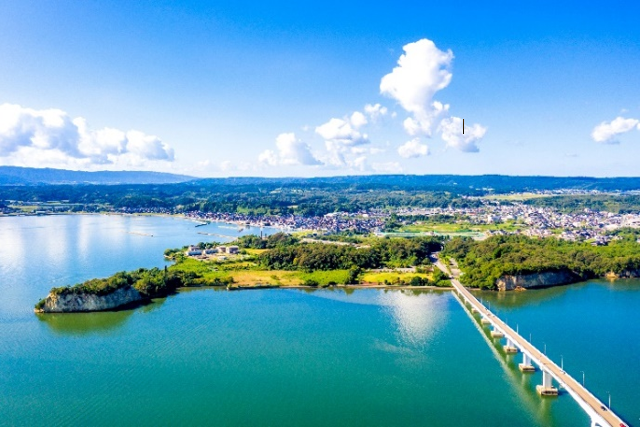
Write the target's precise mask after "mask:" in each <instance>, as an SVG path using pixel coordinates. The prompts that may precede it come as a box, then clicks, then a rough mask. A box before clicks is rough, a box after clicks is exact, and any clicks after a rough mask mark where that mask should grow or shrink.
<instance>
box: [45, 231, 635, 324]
mask: <svg viewBox="0 0 640 427" xmlns="http://www.w3.org/2000/svg"><path fill="white" fill-rule="evenodd" d="M637 234H638V231H637V230H628V229H627V230H625V229H621V230H620V231H619V233H618V234H617V236H616V239H615V240H613V241H612V242H611V243H609V244H608V245H607V246H594V245H592V244H590V243H587V242H567V241H562V240H558V239H556V238H553V237H551V238H529V237H525V236H516V235H511V236H493V237H490V238H488V239H486V240H483V241H476V240H472V239H469V238H454V239H451V240H449V241H447V242H446V243H444V239H443V238H441V237H436V236H427V237H411V238H389V237H384V238H380V237H375V236H362V235H347V234H336V235H329V236H321V237H317V238H313V239H311V238H297V237H294V236H292V235H289V234H285V233H277V234H274V235H271V236H269V237H267V238H264V239H263V238H261V237H258V236H254V235H250V236H243V237H241V238H239V239H238V240H236V241H235V242H233V243H231V244H230V245H229V246H232V247H234V250H233V251H228V250H225V249H227V248H228V247H229V246H227V245H219V244H214V243H200V244H199V245H198V246H196V247H184V248H182V249H170V250H167V251H165V257H166V258H168V259H171V260H173V261H174V264H172V265H171V266H168V267H165V268H164V269H158V268H153V269H143V268H141V269H138V270H135V271H130V272H120V273H116V274H115V275H113V276H111V277H108V278H104V279H92V280H88V281H86V282H84V283H81V284H78V285H75V286H67V287H61V288H53V289H52V290H51V292H50V293H49V295H48V296H47V297H46V298H44V299H43V300H41V301H40V302H38V304H36V306H35V310H36V312H44V313H47V312H82V311H100V310H113V309H117V308H124V307H128V306H132V305H135V304H140V303H141V302H144V301H148V300H150V299H152V298H158V297H164V296H167V295H169V294H172V293H174V292H175V291H176V290H177V289H178V288H183V287H202V286H224V287H226V288H227V289H229V290H237V289H256V288H265V287H309V288H317V287H327V286H344V285H355V286H358V285H359V286H380V287H403V286H417V287H426V286H438V287H448V286H450V283H449V281H448V278H447V277H446V275H444V274H443V273H442V272H441V271H440V270H439V269H437V268H436V269H434V268H433V266H432V264H431V261H430V259H431V257H432V255H433V254H434V253H435V252H439V251H442V252H441V255H440V257H441V258H449V259H454V260H456V261H457V263H458V265H459V267H460V270H461V281H462V282H463V283H464V284H465V285H467V286H470V287H477V288H485V289H496V290H511V289H515V288H535V287H548V286H556V285H564V284H569V283H575V282H579V281H583V280H586V279H591V278H596V277H608V278H617V277H640V244H639V243H638V241H637V240H638V235H637ZM443 245H444V249H443ZM236 247H237V249H235V248H236ZM220 249H222V250H220Z"/></svg>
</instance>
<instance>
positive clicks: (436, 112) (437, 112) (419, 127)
mask: <svg viewBox="0 0 640 427" xmlns="http://www.w3.org/2000/svg"><path fill="white" fill-rule="evenodd" d="M448 113H449V104H442V103H441V102H438V101H434V102H432V103H431V109H430V110H429V111H428V115H425V116H420V115H416V116H415V117H407V118H406V119H405V120H404V122H402V125H403V126H404V130H405V131H407V133H408V134H409V135H412V136H415V135H426V136H431V133H432V128H433V125H434V123H436V122H437V121H438V120H440V119H441V118H442V117H446V115H447V114H448Z"/></svg>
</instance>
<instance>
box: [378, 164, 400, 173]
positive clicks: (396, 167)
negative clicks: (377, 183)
mask: <svg viewBox="0 0 640 427" xmlns="http://www.w3.org/2000/svg"><path fill="white" fill-rule="evenodd" d="M371 169H373V170H374V171H376V172H384V173H400V172H402V166H400V163H398V162H382V163H373V164H372V165H371Z"/></svg>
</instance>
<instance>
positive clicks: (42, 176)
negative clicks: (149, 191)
mask: <svg viewBox="0 0 640 427" xmlns="http://www.w3.org/2000/svg"><path fill="white" fill-rule="evenodd" d="M193 179H195V178H194V177H191V176H186V175H174V174H170V173H162V172H138V171H97V172H86V171H71V170H65V169H49V168H46V169H39V168H23V167H17V166H0V185H53V184H103V185H105V184H107V185H112V184H173V183H179V182H186V181H191V180H193Z"/></svg>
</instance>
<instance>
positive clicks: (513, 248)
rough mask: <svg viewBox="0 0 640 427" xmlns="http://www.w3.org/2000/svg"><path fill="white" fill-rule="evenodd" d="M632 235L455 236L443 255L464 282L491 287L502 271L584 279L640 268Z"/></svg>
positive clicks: (639, 251) (638, 247)
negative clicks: (593, 238) (603, 241)
mask: <svg viewBox="0 0 640 427" xmlns="http://www.w3.org/2000/svg"><path fill="white" fill-rule="evenodd" d="M633 236H634V235H633V234H631V235H629V236H626V237H623V238H622V239H620V240H616V241H613V242H611V243H610V244H609V245H608V246H591V245H590V244H589V243H583V242H568V241H565V240H558V239H556V238H553V237H550V238H545V239H537V238H528V237H524V236H494V237H491V238H489V239H486V240H483V241H474V240H471V239H467V238H455V239H452V240H451V241H449V242H447V244H446V246H445V250H444V251H443V256H444V257H449V258H454V259H455V260H456V261H457V262H458V264H459V266H460V269H461V270H462V272H463V273H464V276H463V278H462V280H463V282H464V283H465V285H468V286H473V287H480V288H489V289H494V288H495V286H496V280H497V279H499V278H500V277H502V276H505V275H519V274H530V273H541V272H549V271H569V272H571V273H573V274H575V275H576V276H578V277H580V278H584V279H587V278H593V277H602V276H604V275H606V274H607V273H614V274H619V275H625V274H628V273H629V272H633V271H637V270H640V244H638V243H637V242H636V241H635V240H634V239H633Z"/></svg>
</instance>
